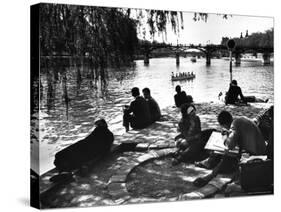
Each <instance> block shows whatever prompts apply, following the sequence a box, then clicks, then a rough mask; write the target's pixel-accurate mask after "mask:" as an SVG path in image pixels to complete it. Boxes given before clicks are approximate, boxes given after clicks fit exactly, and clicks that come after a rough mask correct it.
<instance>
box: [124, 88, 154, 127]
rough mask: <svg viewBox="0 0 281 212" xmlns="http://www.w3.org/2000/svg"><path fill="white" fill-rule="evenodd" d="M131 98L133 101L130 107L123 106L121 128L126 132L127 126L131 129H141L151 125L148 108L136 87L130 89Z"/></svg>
mask: <svg viewBox="0 0 281 212" xmlns="http://www.w3.org/2000/svg"><path fill="white" fill-rule="evenodd" d="M132 96H133V97H135V100H134V101H132V102H131V104H130V106H125V108H124V115H123V126H124V127H125V129H126V131H129V125H131V127H132V128H133V129H143V128H145V127H147V126H148V125H150V124H151V116H150V111H149V106H148V104H147V102H146V101H145V99H144V98H143V97H142V96H140V91H139V89H138V88H137V87H134V88H132Z"/></svg>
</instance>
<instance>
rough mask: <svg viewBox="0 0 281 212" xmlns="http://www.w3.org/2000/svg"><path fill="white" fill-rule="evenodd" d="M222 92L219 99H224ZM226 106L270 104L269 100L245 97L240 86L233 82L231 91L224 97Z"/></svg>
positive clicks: (230, 87)
mask: <svg viewBox="0 0 281 212" xmlns="http://www.w3.org/2000/svg"><path fill="white" fill-rule="evenodd" d="M222 95H223V94H222V92H220V93H219V98H221V97H222ZM224 102H225V104H234V105H237V104H238V105H239V104H247V103H248V102H268V99H266V100H263V99H261V98H257V97H255V96H244V95H243V94H242V90H241V88H240V87H239V86H238V84H237V81H236V80H232V81H231V83H230V85H229V89H228V91H227V92H226V94H225V97H224Z"/></svg>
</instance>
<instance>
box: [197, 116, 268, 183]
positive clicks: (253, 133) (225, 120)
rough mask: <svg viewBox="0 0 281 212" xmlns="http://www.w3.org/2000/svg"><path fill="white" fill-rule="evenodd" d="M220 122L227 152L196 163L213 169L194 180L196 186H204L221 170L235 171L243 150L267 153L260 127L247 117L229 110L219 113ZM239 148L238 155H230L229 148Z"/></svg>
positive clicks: (258, 153) (252, 153) (255, 153)
mask: <svg viewBox="0 0 281 212" xmlns="http://www.w3.org/2000/svg"><path fill="white" fill-rule="evenodd" d="M218 122H219V124H220V126H221V127H222V129H223V130H222V134H223V135H224V145H225V147H226V149H225V154H223V155H220V154H212V155H211V156H210V157H209V158H207V159H206V160H204V161H201V162H198V163H195V165H197V166H199V167H204V168H207V169H213V170H212V172H211V173H210V174H208V175H206V176H204V177H202V178H197V179H196V180H195V181H194V185H196V186H204V185H205V184H207V183H208V182H209V181H210V180H211V179H212V178H213V177H215V176H216V175H217V174H218V173H219V172H235V171H236V170H237V168H238V162H239V159H240V157H241V153H242V152H246V153H249V154H250V155H265V153H266V143H265V141H264V139H263V136H262V134H261V131H260V129H259V127H258V126H257V125H256V124H255V123H254V121H253V120H251V119H249V118H247V117H244V116H242V117H238V118H236V119H233V118H232V115H231V114H230V113H229V112H228V111H222V112H220V114H219V115H218ZM236 147H237V148H238V149H239V154H238V155H237V157H233V156H230V155H229V154H228V150H234V149H235V148H236Z"/></svg>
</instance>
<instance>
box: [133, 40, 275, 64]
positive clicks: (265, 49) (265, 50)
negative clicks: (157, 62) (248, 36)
mask: <svg viewBox="0 0 281 212" xmlns="http://www.w3.org/2000/svg"><path fill="white" fill-rule="evenodd" d="M157 49H169V50H171V52H172V53H174V54H175V58H176V64H177V65H179V64H180V54H182V53H184V52H186V50H188V49H196V50H199V51H200V52H202V53H203V54H204V56H205V58H206V65H207V66H210V65H211V58H212V57H213V56H214V53H215V52H220V53H221V52H224V53H226V54H228V53H229V52H228V49H227V47H226V45H221V44H219V45H215V44H207V45H192V44H191V45H182V44H179V45H172V44H166V43H156V42H155V43H150V42H143V43H141V44H140V45H139V50H140V52H141V54H143V55H144V64H149V58H150V55H151V53H152V52H153V51H155V50H157ZM245 53H253V54H257V53H262V54H263V63H264V65H269V64H270V55H271V53H273V47H272V46H243V45H237V46H236V47H235V48H234V50H233V51H232V55H233V56H234V58H235V64H236V65H240V64H241V55H242V54H245Z"/></svg>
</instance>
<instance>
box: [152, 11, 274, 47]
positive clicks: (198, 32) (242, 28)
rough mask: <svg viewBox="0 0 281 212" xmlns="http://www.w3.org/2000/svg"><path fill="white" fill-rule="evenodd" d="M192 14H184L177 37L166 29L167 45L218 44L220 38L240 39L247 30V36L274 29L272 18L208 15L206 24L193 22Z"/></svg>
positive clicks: (159, 38)
mask: <svg viewBox="0 0 281 212" xmlns="http://www.w3.org/2000/svg"><path fill="white" fill-rule="evenodd" d="M193 17H194V13H193V12H184V13H183V18H184V29H183V30H181V31H180V34H179V37H177V35H175V34H174V33H173V32H172V30H171V27H170V26H169V27H168V29H167V40H166V42H168V43H173V44H176V43H177V40H178V43H181V44H203V45H204V44H208V43H210V44H220V42H221V39H222V37H229V38H234V37H240V34H241V32H242V34H243V36H245V34H246V30H248V33H249V35H250V34H251V33H254V32H264V31H266V30H268V29H271V28H273V27H274V19H273V18H272V17H258V16H242V15H231V16H228V18H227V19H224V18H223V17H222V15H217V14H208V19H207V22H205V21H203V20H201V21H194V20H193ZM155 40H157V41H163V36H156V37H155Z"/></svg>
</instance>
